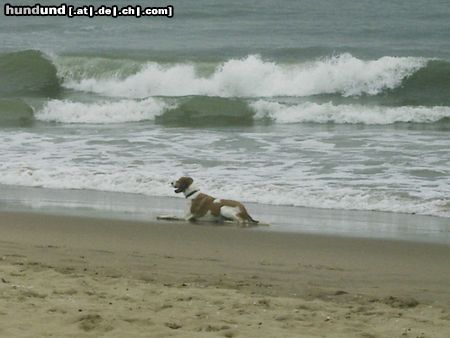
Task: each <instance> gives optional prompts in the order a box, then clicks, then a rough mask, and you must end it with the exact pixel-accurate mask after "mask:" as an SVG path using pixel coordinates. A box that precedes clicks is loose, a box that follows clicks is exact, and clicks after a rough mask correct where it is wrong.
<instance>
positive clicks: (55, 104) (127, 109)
mask: <svg viewBox="0 0 450 338" xmlns="http://www.w3.org/2000/svg"><path fill="white" fill-rule="evenodd" d="M167 108H168V105H167V104H166V103H164V102H163V101H161V100H158V99H154V98H148V99H145V100H121V101H117V102H109V101H101V102H96V103H82V102H72V101H68V100H50V101H49V102H47V103H46V104H45V106H44V107H43V108H42V109H41V110H40V111H38V112H37V113H36V115H35V117H36V118H37V119H38V120H41V121H52V122H62V123H122V122H137V121H145V120H152V119H153V118H154V117H155V116H156V115H160V114H162V113H163V112H164V111H165V110H166V109H167Z"/></svg>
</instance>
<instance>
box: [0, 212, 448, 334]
mask: <svg viewBox="0 0 450 338" xmlns="http://www.w3.org/2000/svg"><path fill="white" fill-rule="evenodd" d="M449 253H450V246H448V245H438V244H430V243H428V244H426V243H414V242H401V241H383V240H369V239H355V238H353V239H352V238H343V237H332V236H313V235H304V234H292V233H276V232H268V231H255V230H252V229H240V228H234V227H214V226H199V225H188V224H174V223H155V222H149V223H144V222H131V221H119V220H105V219H89V218H76V217H63V216H49V215H41V214H21V213H0V337H77V338H81V337H277V338H283V337H346V338H351V337H366V338H367V337H389V338H390V337H414V338H416V337H427V338H428V337H429V338H432V337H433V338H438V337H442V338H448V337H450V264H449V263H448V257H449Z"/></svg>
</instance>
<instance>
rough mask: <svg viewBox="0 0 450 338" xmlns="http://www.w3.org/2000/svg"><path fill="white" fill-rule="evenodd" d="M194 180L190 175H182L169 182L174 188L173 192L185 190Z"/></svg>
mask: <svg viewBox="0 0 450 338" xmlns="http://www.w3.org/2000/svg"><path fill="white" fill-rule="evenodd" d="M192 182H194V180H193V179H192V178H190V177H187V176H183V177H180V178H179V179H178V180H176V181H174V182H172V183H171V185H172V187H174V188H176V189H175V193H177V194H178V193H180V192H184V191H186V189H187V188H189V186H190V185H191V184H192Z"/></svg>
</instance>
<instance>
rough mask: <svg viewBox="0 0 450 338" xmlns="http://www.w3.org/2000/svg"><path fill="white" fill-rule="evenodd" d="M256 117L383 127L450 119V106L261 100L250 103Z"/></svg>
mask: <svg viewBox="0 0 450 338" xmlns="http://www.w3.org/2000/svg"><path fill="white" fill-rule="evenodd" d="M250 106H251V107H252V108H253V109H254V110H255V112H256V115H255V118H259V119H264V118H265V119H269V120H271V121H274V122H276V123H336V124H355V123H361V124H368V125H384V124H393V123H398V122H408V123H434V122H438V121H441V120H443V119H448V118H450V107H441V106H437V107H415V106H404V107H383V106H363V105H359V104H356V105H334V104H332V103H331V102H328V103H324V104H318V103H313V102H306V103H302V104H298V105H286V104H281V103H278V102H270V101H265V100H258V101H256V102H253V103H251V104H250Z"/></svg>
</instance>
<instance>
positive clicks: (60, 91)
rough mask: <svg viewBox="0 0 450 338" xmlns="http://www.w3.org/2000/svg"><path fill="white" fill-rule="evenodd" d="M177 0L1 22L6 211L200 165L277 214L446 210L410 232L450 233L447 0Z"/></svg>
mask: <svg viewBox="0 0 450 338" xmlns="http://www.w3.org/2000/svg"><path fill="white" fill-rule="evenodd" d="M69 3H70V4H74V5H81V4H86V2H81V1H71V2H69ZM41 4H59V3H58V2H55V1H46V2H41ZM94 4H96V5H100V3H97V2H95V3H94ZM105 4H108V5H113V4H118V5H119V6H122V5H128V4H130V2H129V1H107V2H106V3H105ZM133 4H135V5H137V4H140V5H142V6H143V7H145V6H149V3H148V2H147V1H134V2H133ZM168 4H171V5H173V6H174V11H175V16H174V17H173V18H170V19H169V18H155V17H153V18H151V17H147V18H145V17H141V18H125V17H121V18H107V17H96V18H93V19H90V18H71V19H69V18H66V17H45V18H43V17H5V16H2V17H1V20H0V140H1V143H0V154H1V161H0V174H1V175H0V184H2V185H3V188H2V190H3V191H8V194H9V196H15V197H14V198H8V196H3V197H2V201H3V202H1V203H2V205H3V207H4V208H6V207H7V206H8V205H11V204H14V205H17V203H19V202H18V200H22V201H23V203H22V204H23V205H31V206H32V207H33V208H38V209H45V206H46V205H47V206H48V205H50V206H51V208H54V207H55V205H56V206H57V205H58V203H59V204H61V205H62V206H64V207H68V206H69V205H72V207H73V208H75V209H76V208H78V207H79V206H80V203H81V204H83V203H82V201H81V202H80V203H75V202H73V199H74V198H75V197H73V196H75V195H70V194H68V195H67V194H58V193H56V192H55V190H38V191H40V192H41V193H39V194H38V196H45V198H44V197H42V200H43V201H42V203H38V202H39V200H40V199H41V198H40V197H33V198H31V197H26V196H32V195H33V194H32V193H31V192H30V191H29V190H25V191H27V193H26V194H25V193H23V190H20V189H28V187H34V188H45V189H58V190H61V189H77V190H80V191H85V192H86V194H87V192H88V191H92V190H97V191H103V192H111V193H113V194H115V193H128V194H139V195H124V194H119V195H117V194H116V195H114V196H116V197H115V198H114V199H113V200H116V199H117V196H134V197H123V198H124V199H125V200H127V199H128V198H131V199H132V200H133V201H137V200H138V199H139V198H142V199H144V200H145V199H147V198H150V199H152V198H153V197H152V196H172V195H173V191H172V190H171V189H170V188H169V186H168V182H169V181H170V180H172V179H173V178H174V177H177V176H179V175H184V174H188V175H191V176H193V177H195V178H196V179H197V180H199V181H200V185H201V187H202V188H203V190H205V191H207V192H209V193H211V194H213V195H216V196H220V197H227V198H235V199H239V200H243V201H246V202H253V203H255V204H254V205H255V208H256V209H258V208H259V209H258V210H260V211H261V213H263V214H264V212H263V210H273V212H274V213H280V211H279V210H281V209H277V208H284V207H285V206H286V207H287V206H293V207H310V208H323V209H328V210H334V211H332V212H331V211H330V212H331V214H329V215H332V216H329V217H330V218H331V219H338V218H339V217H338V215H340V212H343V211H345V210H360V212H362V214H358V215H364V212H367V211H379V212H393V213H395V214H396V215H397V214H405V213H406V214H422V215H431V216H434V217H431V218H426V217H425V218H410V219H409V221H408V222H409V223H410V224H417V223H420V224H427V225H426V226H414V227H413V228H412V230H411V229H410V230H411V231H412V232H416V233H417V234H419V235H420V234H424V233H426V232H427V227H428V231H429V232H432V233H434V234H435V237H436V238H437V237H439V236H441V237H443V238H448V232H449V227H450V225H449V224H450V221H448V219H449V217H450V150H449V149H450V136H449V131H450V43H449V41H450V23H449V20H448V18H449V17H450V6H449V5H448V1H418V0H414V1H391V2H379V1H367V0H366V1H358V2H354V1H339V2H330V1H278V2H274V1H245V2H242V1H226V2H225V1H223V2H211V1H193V0H191V1H171V2H170V3H167V2H161V1H158V2H152V5H168ZM6 186H8V188H6ZM18 186H21V187H25V188H14V187H18ZM11 189H13V190H11ZM14 189H18V190H16V193H13V192H12V191H14ZM52 191H53V192H54V194H55V198H53V199H52V198H50V197H49V196H51V195H52ZM86 194H84V193H83V194H82V195H77V196H84V197H80V198H81V200H83V199H85V198H86V197H85V196H86ZM105 194H106V195H102V196H104V199H103V198H98V199H91V200H92V201H93V202H92V203H91V207H92V208H93V209H95V210H97V209H102V207H103V208H104V209H105V210H107V209H108V208H110V207H108V205H110V202H107V203H106V202H104V200H107V201H110V200H111V198H110V197H106V196H109V195H107V193H105ZM18 196H19V197H20V198H19V197H18ZM33 196H34V195H33ZM139 196H141V197H139ZM65 198H66V201H65V202H64V201H63V200H64V199H65ZM134 198H137V199H136V200H135V199H134ZM12 200H14V202H11V201H12ZM30 200H32V202H30ZM94 200H95V203H94ZM68 201H69V202H68ZM70 201H72V202H73V203H72V202H70ZM102 201H103V202H102ZM133 203H134V202H133ZM136 203H138V202H136ZM19 204H20V203H19ZM138 204H139V203H138ZM267 205H271V206H273V207H271V208H273V209H270V208H269V209H266V207H265V206H267ZM275 205H277V206H279V207H274V206H275ZM85 208H86V205H84V206H83V210H84V209H85ZM114 208H115V209H117V210H118V211H120V208H123V211H124V212H131V211H132V209H133V208H132V207H131V206H130V205H129V204H127V203H125V202H124V203H117V205H116V206H115V207H114ZM130 208H131V209H130ZM261 208H262V209H261ZM294 209H295V208H294ZM130 210H131V211H130ZM139 210H141V209H139ZM277 210H278V211H277ZM283 210H284V209H283ZM311 210H317V209H311ZM141 211H142V210H141ZM141 211H140V212H141ZM283 212H284V211H283ZM283 212H281V213H283ZM285 212H286V213H287V214H289V212H288V211H285ZM150 214H151V213H150ZM309 214H311V213H309ZM319 214H320V212H319ZM369 214H370V215H372V213H369ZM148 215H149V214H148ZM148 215H147V216H148ZM302 215H305V214H304V213H303V214H302ZM379 215H382V214H381V213H380V214H379ZM383 215H385V214H383ZM305 217H306V216H305ZM352 217H353V216H351V214H350V216H349V214H346V216H345V219H346V220H347V219H350V220H351V219H352ZM354 217H355V218H358V217H359V218H361V216H356V214H355V216H354ZM370 217H374V216H370ZM379 217H382V216H379ZM411 217H414V216H411ZM266 218H268V219H271V216H270V213H269V214H267V213H266ZM363 218H364V217H363ZM277 219H279V218H277ZM412 219H414V220H416V221H411V220H412ZM425 219H431V220H432V221H423V220H425ZM271 220H272V219H271ZM433 220H434V221H433ZM273 221H274V222H275V223H277V221H276V220H273ZM311 222H312V223H314V222H316V221H313V220H312V221H311ZM396 222H397V221H396ZM396 222H391V221H387V222H386V223H385V224H390V225H389V226H390V227H391V231H394V232H395V233H396V234H397V233H399V234H398V235H396V236H398V237H402V234H404V235H405V236H406V233H407V232H408V231H403V230H402V231H399V230H398V229H399V228H401V227H400V226H399V225H398V224H399V223H401V222H404V220H403V219H402V221H398V222H397V223H396ZM430 222H431V223H430ZM433 222H434V223H433ZM279 223H280V224H281V223H282V224H287V223H289V222H287V221H280V222H279ZM306 223H307V222H302V223H301V224H299V225H298V230H299V231H301V230H305V229H308V226H307V225H305V224H306ZM316 223H317V222H316ZM343 223H345V222H336V224H343ZM347 223H348V222H347ZM360 223H361V224H362V223H364V222H360ZM327 224H328V225H327V227H331V225H330V224H329V223H327ZM395 224H397V225H395ZM389 226H387V227H389ZM286 227H287V228H289V229H291V230H292V229H293V228H295V226H294V225H287V226H286ZM337 228H339V226H338V227H337ZM344 228H345V227H344V226H342V227H341V231H344V232H348V229H346V230H344ZM377 228H380V227H379V226H378V225H377ZM394 228H395V229H396V230H395V229H394ZM322 229H323V228H322ZM384 229H385V230H386V227H384ZM436 229H437V230H436ZM360 230H361V232H364V231H366V233H367V234H369V233H370V234H371V235H370V236H372V235H374V233H376V231H372V230H373V229H372V230H370V231H369V230H368V229H366V228H364V226H361V227H360ZM317 231H323V230H320V229H319V230H317ZM335 231H336V232H339V231H340V230H339V229H335Z"/></svg>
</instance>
